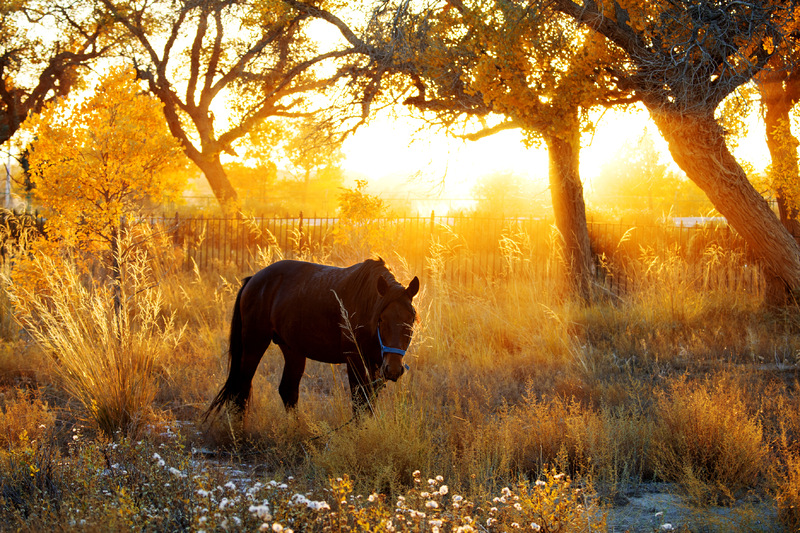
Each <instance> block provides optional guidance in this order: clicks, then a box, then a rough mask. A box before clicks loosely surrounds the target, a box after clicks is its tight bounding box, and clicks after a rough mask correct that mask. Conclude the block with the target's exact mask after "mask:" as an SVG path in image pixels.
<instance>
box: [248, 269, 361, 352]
mask: <svg viewBox="0 0 800 533" xmlns="http://www.w3.org/2000/svg"><path fill="white" fill-rule="evenodd" d="M351 268H352V267H351ZM347 270H348V269H343V268H338V267H332V266H326V265H319V264H316V263H309V262H305V261H295V260H290V259H287V260H283V261H278V262H276V263H273V264H271V265H269V266H268V267H266V268H264V269H262V270H260V271H259V272H257V273H256V274H255V275H253V276H252V278H251V279H250V280H249V281H248V282H247V284H246V285H245V286H244V288H243V293H242V304H241V305H242V314H243V316H245V317H246V322H245V328H246V329H249V330H250V331H252V332H255V334H258V335H269V336H270V337H271V338H274V339H276V341H277V342H278V343H279V344H280V345H281V347H287V348H289V349H291V350H294V351H297V352H300V353H302V354H303V355H305V356H306V357H311V358H313V359H318V360H323V361H329V362H341V361H339V359H340V358H341V343H340V337H341V328H340V327H339V322H340V317H341V310H340V309H339V306H338V303H337V300H336V297H335V295H334V293H335V292H336V291H337V289H338V288H339V287H340V286H341V284H342V280H343V279H344V278H345V277H346V276H347Z"/></svg>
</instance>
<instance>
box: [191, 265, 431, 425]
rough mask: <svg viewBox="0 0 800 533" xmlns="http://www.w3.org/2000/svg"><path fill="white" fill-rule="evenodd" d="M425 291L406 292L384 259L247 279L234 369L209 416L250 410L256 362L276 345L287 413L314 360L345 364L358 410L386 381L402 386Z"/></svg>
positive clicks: (269, 271) (239, 299) (236, 313)
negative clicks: (230, 408)
mask: <svg viewBox="0 0 800 533" xmlns="http://www.w3.org/2000/svg"><path fill="white" fill-rule="evenodd" d="M418 291H419V280H418V279H417V278H416V277H415V278H414V279H413V280H411V283H409V284H408V287H403V286H402V285H401V284H400V283H398V282H397V280H395V278H394V276H393V275H392V273H391V272H390V271H389V269H387V268H386V265H385V264H384V262H383V260H382V259H379V260H372V259H369V260H367V261H364V262H363V263H359V264H357V265H353V266H351V267H348V268H337V267H332V266H325V265H318V264H315V263H306V262H303V261H288V260H287V261H279V262H277V263H274V264H272V265H270V266H268V267H267V268H265V269H263V270H261V271H260V272H258V273H257V274H255V275H254V276H252V277H250V278H245V280H244V283H243V285H242V288H241V289H239V294H238V295H237V296H236V303H235V304H234V308H233V319H232V321H231V335H230V370H229V373H228V379H227V381H225V385H223V387H222V390H221V391H220V392H219V394H217V396H216V398H214V401H213V402H212V403H211V406H210V407H209V408H208V411H207V413H206V416H208V415H209V414H211V413H213V412H214V411H217V410H219V409H220V408H221V407H222V406H223V405H225V404H228V403H232V404H233V405H234V406H235V407H236V408H238V409H239V410H241V412H244V409H245V407H246V405H247V400H248V398H249V396H250V387H251V384H252V381H253V375H254V374H255V372H256V368H257V367H258V363H259V362H260V361H261V357H262V356H263V355H264V352H265V351H266V349H267V347H268V346H269V343H270V342H274V343H275V344H277V345H278V346H279V347H280V349H281V351H282V352H283V358H284V367H283V377H282V378H281V383H280V386H279V387H278V392H279V393H280V395H281V399H282V400H283V404H284V405H285V406H286V408H287V409H289V408H291V407H294V406H295V405H296V404H297V396H298V390H299V387H300V378H301V377H302V376H303V371H304V370H305V366H306V359H307V358H310V359H313V360H315V361H321V362H323V363H345V364H346V365H347V376H348V379H349V382H350V393H351V396H352V399H353V404H354V407H355V408H356V411H358V410H359V408H361V407H363V406H364V405H367V404H368V403H369V402H370V401H371V399H372V398H373V396H374V394H375V393H376V391H377V386H378V385H380V384H382V383H383V380H386V379H389V380H392V381H397V379H398V378H399V377H400V376H401V375H402V374H403V372H404V364H403V360H402V359H403V355H404V354H405V351H406V350H407V349H408V345H409V343H410V342H411V335H412V332H413V325H414V322H415V320H416V316H417V314H416V310H415V309H414V306H413V305H412V303H411V300H412V299H413V298H414V296H415V295H416V294H417V292H418Z"/></svg>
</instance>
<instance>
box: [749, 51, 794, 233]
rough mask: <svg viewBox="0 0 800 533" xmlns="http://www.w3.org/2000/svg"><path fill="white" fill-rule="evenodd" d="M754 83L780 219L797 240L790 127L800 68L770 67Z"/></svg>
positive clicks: (792, 138)
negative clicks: (759, 99) (761, 114)
mask: <svg viewBox="0 0 800 533" xmlns="http://www.w3.org/2000/svg"><path fill="white" fill-rule="evenodd" d="M776 59H777V58H776ZM775 62H776V63H777V62H778V61H775ZM756 83H757V85H758V89H759V93H760V95H761V108H762V112H763V116H764V126H765V133H766V138H767V148H768V149H769V153H770V157H771V158H772V165H771V168H770V172H769V175H770V176H769V177H770V182H771V188H772V190H773V191H774V192H775V198H776V199H777V202H778V212H779V216H780V220H781V222H782V223H783V225H784V226H785V227H786V229H788V230H789V232H790V233H791V234H792V235H793V236H795V237H800V220H798V215H800V170H798V158H797V147H798V146H800V141H798V140H797V137H796V136H795V135H794V134H793V133H792V125H791V112H792V109H793V108H794V106H795V105H796V104H797V102H798V101H800V68H798V67H792V66H791V65H783V66H780V65H770V68H768V69H767V70H764V71H763V72H761V73H759V75H758V76H757V77H756Z"/></svg>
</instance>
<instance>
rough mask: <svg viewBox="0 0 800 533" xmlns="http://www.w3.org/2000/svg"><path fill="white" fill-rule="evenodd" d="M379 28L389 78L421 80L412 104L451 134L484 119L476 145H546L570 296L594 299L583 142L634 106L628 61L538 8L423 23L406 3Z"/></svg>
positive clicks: (440, 13) (446, 15) (480, 9)
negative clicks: (624, 67) (603, 119)
mask: <svg viewBox="0 0 800 533" xmlns="http://www.w3.org/2000/svg"><path fill="white" fill-rule="evenodd" d="M376 20H377V22H376V23H374V24H373V25H372V27H373V33H372V34H371V35H370V39H371V40H370V45H371V46H374V47H375V48H383V49H388V50H391V51H392V53H391V60H390V63H389V64H388V65H386V66H385V67H384V68H385V69H387V70H391V71H395V72H400V73H403V74H405V75H407V76H409V77H410V79H411V80H412V85H413V88H414V90H415V91H416V93H417V94H415V95H413V96H410V97H408V98H406V99H405V103H406V104H408V105H413V106H415V107H417V108H418V109H420V110H422V111H425V112H428V113H429V114H435V115H436V116H437V118H438V120H439V122H440V123H441V124H443V125H445V126H446V127H447V128H448V129H449V130H450V131H451V132H452V131H454V130H455V129H456V128H463V127H465V126H464V123H463V120H461V119H463V117H480V119H481V120H482V121H484V122H483V124H482V127H481V128H480V129H479V130H478V131H475V130H474V126H472V131H468V133H466V134H463V135H462V136H463V137H464V138H466V139H478V138H481V137H483V136H485V135H490V134H493V133H495V132H497V131H500V130H502V129H507V128H520V129H522V131H523V132H524V133H525V135H526V144H528V145H532V144H536V143H538V142H541V141H543V142H544V144H545V145H546V146H547V148H548V153H549V155H550V172H549V176H550V191H551V196H552V203H553V210H554V215H555V221H556V227H557V228H558V230H559V232H560V235H561V239H562V244H563V251H564V253H563V256H564V257H565V259H566V266H567V271H568V280H569V282H570V288H571V291H572V293H573V294H575V295H578V296H579V297H582V298H583V299H588V298H589V297H590V286H591V280H592V274H593V269H594V263H593V260H592V252H591V245H590V241H589V232H588V226H587V223H586V212H585V202H584V195H583V184H582V183H581V179H580V174H579V163H580V149H581V132H582V131H584V130H586V129H591V127H592V125H591V123H590V121H589V119H588V114H587V112H588V110H589V109H590V108H592V107H594V106H598V105H606V106H608V105H616V104H620V103H630V102H632V101H633V98H632V97H631V95H630V94H628V93H627V92H625V91H623V90H620V88H619V87H618V86H617V84H616V83H615V80H614V69H613V68H612V66H613V65H614V64H615V63H616V62H618V61H620V60H621V59H622V56H621V55H620V54H619V53H617V52H616V51H615V50H613V49H610V48H608V47H607V46H605V44H604V43H603V42H601V39H599V38H598V36H597V35H595V34H593V33H592V32H590V31H587V30H585V29H582V28H580V27H578V26H577V25H575V24H574V23H573V22H571V21H570V20H569V19H567V18H565V17H564V16H563V15H561V14H560V13H558V12H556V11H553V10H551V9H549V8H547V7H543V8H542V9H532V8H530V7H529V5H528V3H521V2H508V1H501V0H496V1H467V2H465V1H461V0H449V1H448V2H447V4H446V6H445V7H441V6H437V7H434V8H429V9H423V10H421V11H420V12H418V13H414V12H411V11H410V9H409V7H408V3H407V2H400V3H399V4H398V5H397V6H395V7H394V8H393V9H391V10H386V11H385V12H379V13H378V15H377V16H376ZM466 127H467V128H470V126H469V125H467V126H466Z"/></svg>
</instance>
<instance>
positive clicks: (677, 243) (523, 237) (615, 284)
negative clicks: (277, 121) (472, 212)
mask: <svg viewBox="0 0 800 533" xmlns="http://www.w3.org/2000/svg"><path fill="white" fill-rule="evenodd" d="M150 223H151V224H153V225H157V226H162V227H163V229H164V230H165V231H166V232H167V233H168V234H169V235H170V236H171V238H172V240H173V242H174V243H175V245H176V246H177V247H178V248H179V249H180V250H181V253H182V257H183V263H184V264H183V266H184V267H185V268H187V269H190V268H199V269H200V270H206V271H208V270H215V269H221V268H232V267H233V268H236V269H238V270H240V271H254V270H256V269H258V268H260V267H263V266H264V265H265V264H267V263H269V262H271V261H274V260H276V259H279V258H287V259H288V258H300V259H308V260H324V261H329V262H333V263H338V264H349V263H353V262H357V261H360V260H363V259H364V258H366V257H369V256H371V255H374V254H378V255H381V256H382V257H384V258H386V259H387V260H391V261H396V262H400V263H401V264H403V265H404V267H405V268H406V269H407V270H408V271H409V273H411V274H414V275H418V276H420V277H421V278H422V279H423V281H425V280H426V279H430V278H432V277H438V278H440V279H443V280H446V281H448V282H451V283H458V284H461V285H465V286H470V285H473V284H475V283H478V282H483V281H486V280H494V279H498V278H502V277H507V276H539V277H550V276H554V275H557V274H558V273H559V272H560V271H561V270H562V269H563V260H562V259H561V258H560V257H559V251H558V250H559V247H558V246H555V244H556V243H557V241H558V239H559V234H558V232H557V231H556V230H555V229H554V226H553V224H552V222H550V221H547V220H541V219H534V218H489V217H468V216H455V217H450V216H435V215H432V216H430V217H403V218H386V219H377V220H368V221H362V222H357V223H354V222H348V221H343V220H340V219H337V218H332V217H311V218H303V217H302V216H300V217H293V218H280V217H237V218H215V217H208V218H206V217H193V218H187V217H180V216H178V215H176V216H173V217H168V216H160V217H153V218H151V219H150ZM589 233H590V237H591V241H592V249H593V253H594V256H595V265H596V271H597V279H598V281H599V282H601V283H603V284H604V285H605V286H606V287H607V288H608V289H609V290H612V291H613V292H615V293H620V292H625V291H628V290H630V289H632V288H635V286H636V285H637V284H638V283H640V282H642V281H644V280H647V279H649V278H652V277H653V276H655V275H657V274H658V273H659V272H660V271H662V270H663V269H664V268H668V267H669V268H680V269H682V272H683V274H682V275H684V276H686V278H687V279H689V280H695V281H696V282H697V283H701V284H703V286H705V287H708V288H744V289H746V290H748V291H755V292H758V291H761V290H763V282H762V280H761V274H760V270H759V269H758V268H756V267H754V266H753V264H752V262H751V261H749V260H748V253H747V249H746V246H745V244H744V241H743V240H742V239H741V238H740V237H739V236H738V235H737V234H736V233H735V232H733V231H732V230H731V229H730V228H728V227H727V226H719V225H717V226H714V227H702V226H697V225H696V226H692V227H682V226H671V225H646V226H632V225H626V224H622V223H596V222H590V223H589Z"/></svg>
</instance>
